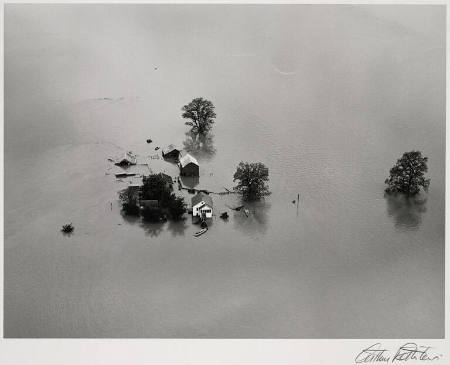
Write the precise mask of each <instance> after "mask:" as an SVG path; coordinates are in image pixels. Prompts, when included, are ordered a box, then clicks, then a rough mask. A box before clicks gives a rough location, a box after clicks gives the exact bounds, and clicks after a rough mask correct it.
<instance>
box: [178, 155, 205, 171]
mask: <svg viewBox="0 0 450 365" xmlns="http://www.w3.org/2000/svg"><path fill="white" fill-rule="evenodd" d="M199 174H200V167H199V165H198V162H197V160H196V159H195V158H194V157H193V156H191V155H190V154H189V153H187V154H186V155H184V156H183V157H181V158H180V175H182V176H199Z"/></svg>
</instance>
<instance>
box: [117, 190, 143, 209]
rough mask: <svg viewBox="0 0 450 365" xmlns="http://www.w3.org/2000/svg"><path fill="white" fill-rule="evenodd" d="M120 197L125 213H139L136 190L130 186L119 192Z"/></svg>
mask: <svg viewBox="0 0 450 365" xmlns="http://www.w3.org/2000/svg"><path fill="white" fill-rule="evenodd" d="M119 199H120V201H121V203H122V210H123V211H124V213H125V214H127V215H139V207H138V197H137V194H136V192H135V191H133V190H132V189H130V188H127V189H124V190H122V191H121V192H120V193H119Z"/></svg>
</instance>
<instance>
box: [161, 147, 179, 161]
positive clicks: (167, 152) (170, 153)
mask: <svg viewBox="0 0 450 365" xmlns="http://www.w3.org/2000/svg"><path fill="white" fill-rule="evenodd" d="M180 152H181V150H180V149H178V148H177V147H176V146H175V145H173V144H169V145H168V146H167V147H166V148H164V149H163V150H162V155H163V157H164V158H172V159H174V160H178V158H179V156H180Z"/></svg>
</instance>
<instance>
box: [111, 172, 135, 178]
mask: <svg viewBox="0 0 450 365" xmlns="http://www.w3.org/2000/svg"><path fill="white" fill-rule="evenodd" d="M114 175H116V177H117V178H121V177H128V176H135V175H136V174H135V173H129V172H120V173H118V174H114Z"/></svg>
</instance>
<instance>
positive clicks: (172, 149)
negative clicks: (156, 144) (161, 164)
mask: <svg viewBox="0 0 450 365" xmlns="http://www.w3.org/2000/svg"><path fill="white" fill-rule="evenodd" d="M162 151H163V153H164V154H165V155H166V154H168V153H170V152H172V151H178V152H180V150H179V149H178V148H177V147H176V146H175V145H173V144H169V145H168V146H167V147H166V148H164V149H163V150H162Z"/></svg>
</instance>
